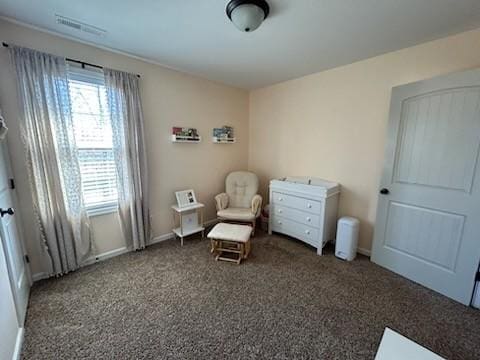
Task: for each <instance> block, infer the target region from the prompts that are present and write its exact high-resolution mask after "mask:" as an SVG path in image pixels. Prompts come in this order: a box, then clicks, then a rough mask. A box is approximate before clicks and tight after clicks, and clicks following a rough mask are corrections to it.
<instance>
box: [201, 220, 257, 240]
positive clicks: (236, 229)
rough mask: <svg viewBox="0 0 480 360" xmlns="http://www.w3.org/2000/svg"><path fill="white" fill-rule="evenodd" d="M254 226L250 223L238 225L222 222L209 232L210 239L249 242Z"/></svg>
mask: <svg viewBox="0 0 480 360" xmlns="http://www.w3.org/2000/svg"><path fill="white" fill-rule="evenodd" d="M251 233H252V227H251V226H248V225H236V224H226V223H220V224H217V225H215V226H214V227H213V229H212V230H211V231H210V232H209V233H208V235H207V237H208V238H209V239H216V240H226V241H236V242H247V241H248V239H250V234H251Z"/></svg>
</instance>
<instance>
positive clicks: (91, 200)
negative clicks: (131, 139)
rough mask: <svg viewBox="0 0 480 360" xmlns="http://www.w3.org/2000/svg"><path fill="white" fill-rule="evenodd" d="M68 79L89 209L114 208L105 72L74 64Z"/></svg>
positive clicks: (93, 212) (98, 211)
mask: <svg viewBox="0 0 480 360" xmlns="http://www.w3.org/2000/svg"><path fill="white" fill-rule="evenodd" d="M68 82H69V91H70V101H71V112H72V120H73V126H74V129H75V142H76V145H77V148H78V152H79V163H80V173H81V177H82V193H83V199H84V202H85V206H86V208H87V212H88V214H89V215H96V214H97V215H98V214H102V213H107V212H112V211H114V210H115V209H116V208H117V203H118V198H117V179H116V173H115V161H114V157H113V149H112V146H113V144H112V126H111V120H110V114H109V111H108V104H107V94H106V90H105V83H104V78H103V73H102V72H98V71H92V70H85V69H81V68H77V67H74V66H70V68H69V79H68Z"/></svg>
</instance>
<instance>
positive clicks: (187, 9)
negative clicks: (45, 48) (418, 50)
mask: <svg viewBox="0 0 480 360" xmlns="http://www.w3.org/2000/svg"><path fill="white" fill-rule="evenodd" d="M267 1H268V2H269V4H270V7H271V13H270V15H269V17H268V18H267V19H266V21H265V22H264V23H263V24H262V25H261V26H260V28H259V29H258V30H256V31H255V32H252V33H242V32H240V31H238V30H237V29H236V28H235V26H233V24H231V23H230V21H229V20H228V18H227V16H226V15H225V6H226V3H227V2H228V1H227V0H137V1H133V0H77V1H73V0H42V1H39V0H0V14H1V15H3V16H7V17H10V18H13V19H17V20H19V21H22V22H25V23H28V24H32V25H36V26H38V27H41V28H44V29H47V30H50V31H54V32H58V33H61V34H66V35H69V36H73V37H76V38H79V39H81V40H84V41H88V42H91V43H95V44H99V45H103V46H107V47H109V48H113V49H116V50H121V51H124V52H127V53H130V54H134V55H137V56H140V57H143V58H145V59H148V60H151V61H155V62H157V63H161V64H164V65H166V66H168V67H172V68H175V69H178V70H180V71H185V72H188V73H191V74H195V75H198V76H201V77H205V78H208V79H211V80H215V81H219V82H222V83H226V84H229V85H234V86H237V87H242V88H247V89H252V88H258V87H262V86H266V85H270V84H273V83H277V82H281V81H284V80H288V79H292V78H296V77H299V76H302V75H306V74H311V73H314V72H318V71H321V70H325V69H329V68H333V67H336V66H340V65H345V64H349V63H352V62H354V61H357V60H361V59H366V58H369V57H372V56H375V55H379V54H382V53H386V52H389V51H392V50H397V49H401V48H405V47H408V46H412V45H415V44H419V43H422V42H425V41H429V40H433V39H436V38H440V37H444V36H447V35H451V34H455V33H458V32H462V31H465V30H469V29H473V28H477V27H480V1H479V0H361V1H359V0H267ZM55 14H59V15H63V16H67V17H70V18H73V19H76V20H79V21H81V22H84V23H87V24H90V25H94V26H96V27H100V28H103V29H105V30H106V31H107V34H106V36H104V37H96V36H93V35H88V34H86V33H81V32H76V31H73V30H70V29H68V28H66V27H63V26H61V25H57V24H56V23H55ZM1 40H2V39H1V34H0V41H1ZM472 46H473V44H472ZM476 46H480V45H479V44H476Z"/></svg>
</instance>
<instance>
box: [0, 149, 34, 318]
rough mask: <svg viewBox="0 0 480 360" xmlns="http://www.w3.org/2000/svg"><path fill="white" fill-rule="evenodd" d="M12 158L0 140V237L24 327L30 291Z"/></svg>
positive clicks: (18, 312) (18, 313)
mask: <svg viewBox="0 0 480 360" xmlns="http://www.w3.org/2000/svg"><path fill="white" fill-rule="evenodd" d="M9 173H10V167H9V159H8V153H7V150H6V146H5V141H0V238H1V241H2V245H3V250H4V253H5V260H6V263H7V268H8V275H9V278H10V284H11V288H12V293H13V295H14V300H15V306H16V310H17V317H18V322H19V326H20V327H23V323H24V321H25V313H26V310H27V303H28V295H29V292H30V278H29V273H28V267H27V264H26V262H25V261H26V258H25V251H24V249H23V243H22V239H21V238H20V233H19V231H18V228H17V226H18V224H17V218H18V215H16V214H15V211H16V208H15V205H14V197H15V194H14V190H13V189H12V186H11V181H10V179H11V177H10V175H9Z"/></svg>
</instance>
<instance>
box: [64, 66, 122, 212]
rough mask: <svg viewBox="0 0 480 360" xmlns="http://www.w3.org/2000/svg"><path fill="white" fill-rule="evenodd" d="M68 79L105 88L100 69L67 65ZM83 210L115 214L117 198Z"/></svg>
mask: <svg viewBox="0 0 480 360" xmlns="http://www.w3.org/2000/svg"><path fill="white" fill-rule="evenodd" d="M68 79H69V80H70V79H72V80H76V81H81V82H86V83H91V84H96V85H103V86H105V80H104V75H103V71H102V70H101V69H84V68H82V67H80V66H77V65H76V64H75V65H74V64H68ZM85 208H86V211H87V215H88V216H89V217H93V216H101V215H107V214H111V213H115V212H118V197H117V201H111V202H105V203H102V204H98V205H90V206H86V207H85Z"/></svg>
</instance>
